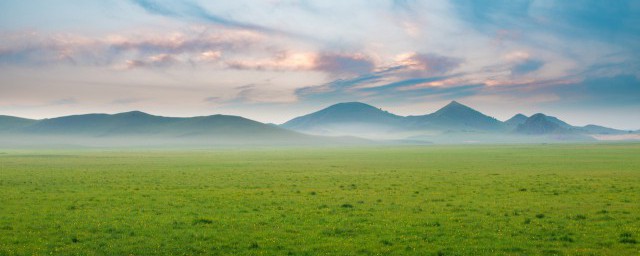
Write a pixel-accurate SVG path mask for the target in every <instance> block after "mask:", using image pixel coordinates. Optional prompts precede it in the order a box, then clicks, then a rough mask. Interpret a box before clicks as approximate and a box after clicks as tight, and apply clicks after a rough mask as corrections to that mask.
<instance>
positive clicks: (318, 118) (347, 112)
mask: <svg viewBox="0 0 640 256" xmlns="http://www.w3.org/2000/svg"><path fill="white" fill-rule="evenodd" d="M401 118H402V117H400V116H396V115H394V114H391V113H389V112H387V111H384V110H382V109H379V108H377V107H374V106H371V105H369V104H366V103H362V102H343V103H338V104H334V105H331V106H329V107H326V108H324V109H322V110H320V111H317V112H314V113H311V114H308V115H305V116H300V117H297V118H294V119H292V120H289V121H288V122H286V123H284V124H283V127H286V128H290V129H294V130H305V129H311V128H316V127H325V126H332V125H337V124H344V123H351V124H353V123H360V124H363V123H366V124H379V125H389V124H392V123H396V122H397V121H399V120H400V119H401Z"/></svg>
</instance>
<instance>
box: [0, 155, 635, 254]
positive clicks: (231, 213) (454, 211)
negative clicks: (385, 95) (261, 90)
mask: <svg viewBox="0 0 640 256" xmlns="http://www.w3.org/2000/svg"><path fill="white" fill-rule="evenodd" d="M638 156H640V145H639V144H619V145H528V146H467V147H463V146H430V147H397V148H351V149H273V150H252V151H243V150H229V151H223V150H214V151H196V150H192V151H187V150H184V151H177V152H168V151H121V152H118V151H100V152H97V151H93V152H92V151H76V152H74V151H2V150H0V191H1V193H0V255H32V254H35V255H43V254H53V255H74V254H77V255H128V254H134V255H153V254H174V255H183V254H184V255H193V254H246V255H261V254H292V255H317V254H385V255H386V254H415V255H430V254H433V255H637V254H639V253H640V244H638V242H639V241H640V157H638Z"/></svg>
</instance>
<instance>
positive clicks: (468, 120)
mask: <svg viewBox="0 0 640 256" xmlns="http://www.w3.org/2000/svg"><path fill="white" fill-rule="evenodd" d="M407 119H408V120H410V122H411V126H412V127H413V128H418V129H441V130H478V131H500V130H503V129H504V127H505V126H504V124H503V123H502V122H500V121H499V120H497V119H495V118H493V117H490V116H487V115H485V114H482V113H480V112H478V111H477V110H475V109H472V108H470V107H468V106H465V105H463V104H460V103H458V102H456V101H452V102H451V103H449V104H448V105H446V106H444V107H443V108H441V109H439V110H438V111H436V112H434V113H432V114H428V115H423V116H410V117H408V118H407Z"/></svg>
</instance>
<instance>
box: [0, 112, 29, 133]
mask: <svg viewBox="0 0 640 256" xmlns="http://www.w3.org/2000/svg"><path fill="white" fill-rule="evenodd" d="M36 122H37V120H32V119H26V118H20V117H14V116H2V115H0V131H11V130H15V129H21V128H24V127H26V126H29V125H32V124H34V123H36Z"/></svg>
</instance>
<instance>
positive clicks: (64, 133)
mask: <svg viewBox="0 0 640 256" xmlns="http://www.w3.org/2000/svg"><path fill="white" fill-rule="evenodd" d="M5 119H6V120H9V118H3V119H2V120H5ZM3 143H4V144H5V145H12V144H15V145H52V144H56V145H87V146H140V145H142V146H152V145H202V146H207V145H321V144H363V143H364V144H366V143H370V142H369V141H366V140H362V139H357V138H346V137H343V138H327V137H318V136H311V135H306V134H301V133H298V132H294V131H290V130H287V129H284V128H281V127H278V126H274V125H268V124H263V123H260V122H257V121H253V120H250V119H246V118H243V117H239V116H227V115H212V116H200V117H190V118H176V117H162V116H154V115H149V114H146V113H143V112H139V111H133V112H126V113H120V114H114V115H109V114H87V115H74V116H65V117H58V118H51V119H43V120H40V121H38V120H31V122H29V123H27V124H26V125H24V126H21V127H19V128H16V129H12V130H5V131H0V144H3Z"/></svg>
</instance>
